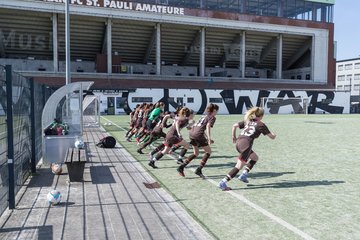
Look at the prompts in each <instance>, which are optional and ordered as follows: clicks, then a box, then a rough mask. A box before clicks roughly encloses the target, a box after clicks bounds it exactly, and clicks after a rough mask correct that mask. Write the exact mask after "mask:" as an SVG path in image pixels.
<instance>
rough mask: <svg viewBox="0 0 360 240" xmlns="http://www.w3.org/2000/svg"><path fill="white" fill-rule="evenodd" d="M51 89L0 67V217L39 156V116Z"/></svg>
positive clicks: (11, 205) (40, 134) (12, 200)
mask: <svg viewBox="0 0 360 240" xmlns="http://www.w3.org/2000/svg"><path fill="white" fill-rule="evenodd" d="M51 92H52V90H51V89H49V88H46V87H44V86H42V85H39V84H37V83H34V81H33V80H32V79H28V78H25V77H23V76H21V75H19V74H17V73H15V72H12V70H11V66H10V65H7V66H5V67H4V66H0V96H1V98H0V99H1V100H0V175H1V176H0V215H1V214H2V213H3V211H4V210H5V209H6V208H7V207H9V208H10V209H13V208H15V195H16V193H17V192H18V191H19V190H20V188H21V186H22V185H23V183H24V181H25V180H26V179H27V178H28V177H29V175H30V174H31V173H32V172H33V173H34V172H35V171H36V164H37V163H38V162H39V160H40V159H41V157H42V147H41V141H42V128H41V114H42V108H43V106H44V105H45V102H46V100H47V98H48V97H49V96H50V94H51Z"/></svg>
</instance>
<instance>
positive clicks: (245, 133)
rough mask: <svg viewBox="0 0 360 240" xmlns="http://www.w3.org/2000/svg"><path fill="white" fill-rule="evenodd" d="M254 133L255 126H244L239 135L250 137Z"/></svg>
mask: <svg viewBox="0 0 360 240" xmlns="http://www.w3.org/2000/svg"><path fill="white" fill-rule="evenodd" d="M254 133H255V126H249V125H248V126H246V127H245V128H244V130H242V131H241V133H240V135H242V136H247V137H250V136H251V135H253V134H254Z"/></svg>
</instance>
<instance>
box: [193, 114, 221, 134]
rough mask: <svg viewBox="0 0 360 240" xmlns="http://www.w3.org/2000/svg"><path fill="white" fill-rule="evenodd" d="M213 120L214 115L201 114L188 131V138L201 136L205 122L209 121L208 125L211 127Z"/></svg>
mask: <svg viewBox="0 0 360 240" xmlns="http://www.w3.org/2000/svg"><path fill="white" fill-rule="evenodd" d="M215 121H216V118H215V116H210V115H204V116H202V117H201V118H200V119H199V121H198V122H197V123H196V124H194V126H193V127H192V128H191V130H190V132H189V135H190V138H193V139H198V138H202V137H203V136H204V134H205V130H206V126H207V124H208V123H210V126H211V127H213V126H214V124H215Z"/></svg>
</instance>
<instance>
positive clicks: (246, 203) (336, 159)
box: [102, 115, 360, 239]
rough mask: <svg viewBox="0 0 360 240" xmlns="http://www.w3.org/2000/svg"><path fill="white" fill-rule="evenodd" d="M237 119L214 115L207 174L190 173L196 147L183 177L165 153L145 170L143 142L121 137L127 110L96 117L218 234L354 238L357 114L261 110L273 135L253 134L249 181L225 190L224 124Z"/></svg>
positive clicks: (359, 154)
mask: <svg viewBox="0 0 360 240" xmlns="http://www.w3.org/2000/svg"><path fill="white" fill-rule="evenodd" d="M199 117H200V116H196V117H195V120H197V119H199ZM241 119H242V116H240V115H218V116H217V121H216V123H215V125H214V128H213V129H212V138H213V140H214V141H215V143H214V144H213V145H212V150H213V153H212V155H211V157H210V159H209V160H208V162H207V165H206V167H205V168H204V169H203V173H204V175H205V176H207V178H206V180H202V179H200V178H199V177H198V176H197V175H195V174H194V170H195V168H196V167H197V166H198V164H199V163H200V160H201V157H200V156H202V153H203V152H202V151H200V155H199V157H198V158H196V159H195V160H193V161H192V162H191V164H189V165H188V167H187V168H186V169H185V174H186V177H185V178H183V177H180V176H179V175H178V173H177V171H176V168H177V166H178V165H177V164H176V161H175V160H174V157H172V156H171V155H167V156H164V157H163V158H162V159H161V160H160V161H158V162H157V163H156V165H157V166H158V167H159V168H158V169H152V168H151V167H149V166H148V165H147V164H148V154H147V153H148V152H150V149H144V153H146V154H143V155H141V154H138V153H137V152H136V149H137V145H136V142H135V141H133V142H127V141H125V137H124V136H125V133H126V130H127V129H128V127H129V116H104V117H102V124H103V127H104V128H105V129H106V130H107V131H108V133H109V134H111V135H113V136H114V137H115V138H117V140H118V141H119V143H120V144H121V145H122V146H124V147H125V148H126V149H127V150H128V151H129V152H130V153H131V154H132V155H133V156H134V158H135V159H137V160H138V161H139V162H140V163H141V164H142V165H143V166H144V168H145V169H147V170H148V171H149V172H150V173H151V174H152V175H153V176H154V178H156V179H157V181H158V182H159V183H160V184H161V186H162V187H163V188H165V189H166V190H167V191H168V192H170V193H171V194H172V195H173V197H174V198H175V199H176V200H177V201H178V202H179V203H180V204H182V206H183V207H184V208H186V209H187V211H188V212H189V213H190V214H191V215H192V216H193V217H194V218H195V219H196V220H197V221H199V222H200V223H201V224H202V225H203V226H204V228H206V229H207V231H209V232H210V233H211V234H212V235H213V236H214V237H215V238H217V239H359V238H360V224H359V223H360V201H359V199H360V159H359V158H360V115H265V117H264V119H263V121H264V122H265V123H266V124H267V125H268V127H269V129H270V130H271V131H273V132H275V133H276V134H277V138H276V139H275V140H271V139H269V138H268V137H264V136H261V137H260V138H259V139H257V140H255V143H254V147H253V150H254V151H255V152H256V153H257V154H258V155H259V161H258V163H257V164H256V165H255V167H254V169H253V170H252V172H251V173H250V174H249V181H250V182H249V183H248V184H245V183H243V182H240V181H239V180H237V178H234V179H233V180H232V181H230V182H229V183H228V186H230V187H231V188H232V189H233V190H232V191H229V192H224V191H221V190H220V189H219V188H218V187H217V183H218V182H219V181H220V180H221V179H222V178H223V177H224V176H225V174H227V173H228V172H229V171H230V170H231V169H232V168H233V167H234V165H235V163H236V159H237V156H238V153H237V151H236V149H235V146H234V144H233V143H232V139H231V128H232V125H233V124H234V123H236V122H238V121H240V120H241ZM108 122H112V124H111V125H108V124H106V125H104V123H108ZM185 131H187V130H185V129H183V130H182V135H183V136H187V135H188V134H187V133H185ZM239 132H240V131H239V129H237V134H238V133H239ZM155 145H156V143H155ZM187 155H189V152H188V153H187Z"/></svg>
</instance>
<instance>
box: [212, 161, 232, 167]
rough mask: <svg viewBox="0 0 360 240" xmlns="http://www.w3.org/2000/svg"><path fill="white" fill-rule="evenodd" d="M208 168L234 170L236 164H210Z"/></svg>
mask: <svg viewBox="0 0 360 240" xmlns="http://www.w3.org/2000/svg"><path fill="white" fill-rule="evenodd" d="M206 167H207V168H225V167H226V168H232V167H234V162H227V163H212V164H211V163H209V164H206Z"/></svg>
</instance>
